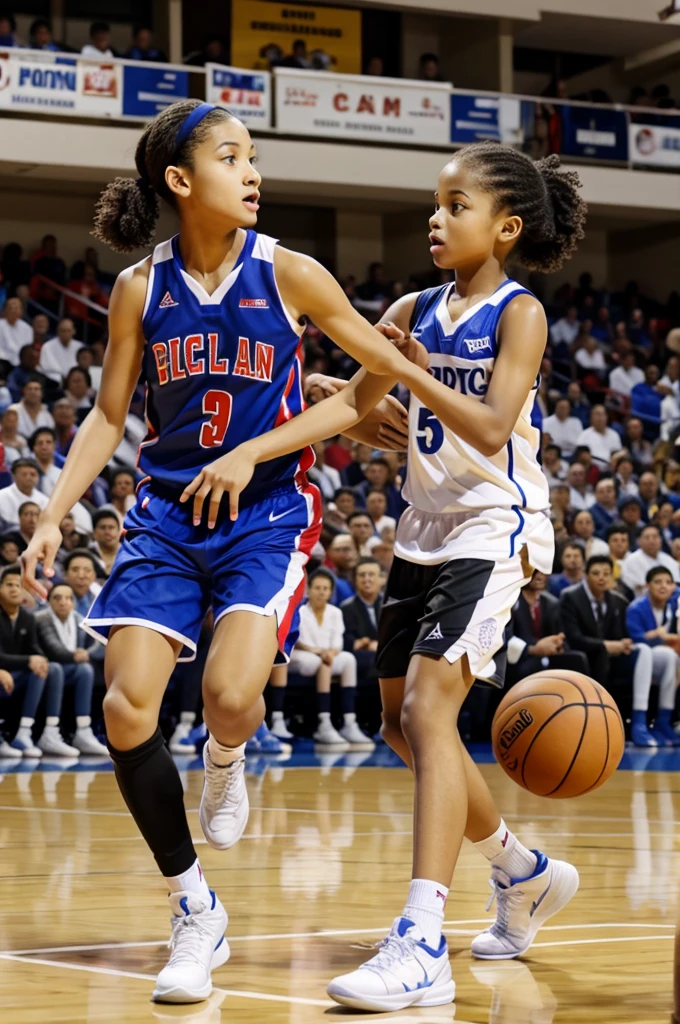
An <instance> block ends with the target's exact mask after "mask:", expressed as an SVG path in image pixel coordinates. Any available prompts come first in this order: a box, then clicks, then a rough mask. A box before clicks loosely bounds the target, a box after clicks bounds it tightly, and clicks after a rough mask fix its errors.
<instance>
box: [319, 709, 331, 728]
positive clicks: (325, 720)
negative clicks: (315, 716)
mask: <svg viewBox="0 0 680 1024" xmlns="http://www.w3.org/2000/svg"><path fill="white" fill-rule="evenodd" d="M330 722H331V713H330V711H320V712H319V725H326V724H328V725H330Z"/></svg>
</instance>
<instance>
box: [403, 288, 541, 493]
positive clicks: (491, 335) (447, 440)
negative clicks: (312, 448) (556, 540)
mask: <svg viewBox="0 0 680 1024" xmlns="http://www.w3.org/2000/svg"><path fill="white" fill-rule="evenodd" d="M453 288H454V285H444V286H443V287H440V288H432V289H428V290H427V291H424V292H421V294H420V295H419V296H418V299H417V301H416V306H415V310H414V318H413V327H412V333H413V336H414V337H416V338H418V340H419V341H420V342H421V343H422V344H423V345H424V346H425V348H426V349H427V350H428V352H429V353H430V368H431V370H432V373H433V375H434V376H435V377H436V378H437V380H439V381H441V382H442V383H443V384H445V385H446V386H447V387H450V388H453V389H454V390H455V391H458V392H460V393H461V394H463V395H467V396H468V397H469V398H472V399H475V400H476V401H480V402H481V401H482V399H483V398H484V395H485V394H486V392H487V389H488V386H489V381H490V379H491V374H492V373H493V369H494V363H495V360H496V355H497V353H498V339H497V332H498V324H499V322H500V318H501V316H502V314H503V311H504V309H505V307H506V306H507V305H508V303H509V302H510V301H511V300H512V299H513V298H515V296H516V295H520V294H522V293H526V294H531V293H530V292H527V289H526V288H523V287H522V286H521V285H520V284H518V283H517V282H516V281H510V280H508V281H505V282H504V283H503V284H501V285H500V287H499V288H497V289H496V291H495V292H493V294H492V295H490V296H489V297H488V298H486V299H483V300H482V301H481V302H478V303H477V304H476V305H474V306H472V307H471V308H470V309H468V310H467V311H466V312H465V313H464V314H463V315H462V317H461V318H460V319H459V320H457V321H456V322H455V323H454V322H453V321H452V320H451V317H450V315H449V311H448V298H449V295H450V293H451V290H452V289H453ZM537 386H538V381H536V384H535V385H534V387H533V388H532V390H531V391H530V392H529V394H528V395H527V396H526V401H525V402H524V405H523V407H522V411H521V413H520V416H519V419H518V420H517V423H516V425H515V428H514V430H513V432H512V434H511V435H510V439H509V441H508V442H507V444H506V445H505V446H504V447H503V448H502V449H501V451H499V452H498V453H497V454H496V455H492V456H487V455H482V453H481V452H479V451H478V450H477V449H476V448H475V447H474V446H473V445H471V444H468V443H467V442H465V441H463V440H462V439H461V438H460V437H458V436H457V435H456V434H455V433H454V432H453V431H452V430H450V429H449V428H448V427H445V426H444V425H443V424H442V423H441V422H440V421H439V420H438V419H437V418H436V416H435V415H434V414H433V413H432V412H431V411H430V410H429V409H427V408H426V407H425V406H424V405H423V404H422V402H420V401H419V400H418V399H417V398H416V397H415V395H411V404H410V408H409V449H408V472H407V476H406V484H405V486H404V497H405V498H406V500H407V501H408V502H409V503H410V504H411V505H413V506H414V507H415V508H417V509H419V510H421V511H423V512H427V513H453V512H468V513H472V512H475V511H476V510H483V509H489V508H503V509H512V510H514V511H520V510H526V511H527V512H542V511H544V510H546V509H547V508H548V507H549V505H550V499H549V492H548V484H547V482H546V479H545V476H544V475H543V472H542V470H541V467H540V465H539V462H538V450H539V444H540V433H539V431H538V430H537V429H536V428H535V427H533V426H532V424H531V411H532V408H533V405H534V399H535V396H536V388H537Z"/></svg>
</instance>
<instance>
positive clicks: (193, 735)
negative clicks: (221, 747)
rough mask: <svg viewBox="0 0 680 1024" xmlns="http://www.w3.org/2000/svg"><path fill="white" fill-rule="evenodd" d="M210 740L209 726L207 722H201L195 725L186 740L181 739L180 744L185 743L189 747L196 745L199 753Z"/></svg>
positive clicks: (195, 747)
mask: <svg viewBox="0 0 680 1024" xmlns="http://www.w3.org/2000/svg"><path fill="white" fill-rule="evenodd" d="M207 742H208V726H207V725H206V724H205V722H201V723H200V725H195V726H194V727H193V729H192V730H191V732H190V733H189V735H188V736H187V738H186V740H180V746H183V745H184V744H185V743H186V745H187V746H189V747H194V749H195V750H196V753H197V754H200V752H201V751H202V750H203V747H204V746H205V745H206V743H207Z"/></svg>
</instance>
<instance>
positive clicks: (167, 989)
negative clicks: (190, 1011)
mask: <svg viewBox="0 0 680 1024" xmlns="http://www.w3.org/2000/svg"><path fill="white" fill-rule="evenodd" d="M210 896H211V901H210V902H209V903H208V902H206V901H205V900H204V899H203V897H202V896H199V895H198V894H197V893H195V892H171V893H170V906H171V908H172V915H173V916H172V922H171V923H172V936H171V938H170V948H171V950H172V953H171V954H170V959H169V960H168V962H167V964H166V965H165V967H164V968H163V970H162V971H161V973H160V974H159V975H158V978H157V979H156V988H155V989H154V993H153V999H154V1000H155V1001H156V1002H157V1003H198V1002H200V1001H201V1000H202V999H207V998H208V996H209V995H210V993H211V992H212V979H211V977H210V972H211V971H214V970H215V968H217V967H220V966H221V965H222V964H224V963H226V962H227V960H228V959H229V943H228V942H227V940H226V939H225V937H224V933H225V931H226V928H227V921H228V918H227V912H226V910H225V909H224V907H223V906H222V904H221V903H220V901H219V900H218V898H217V896H216V895H215V893H214V892H213V891H212V890H211V891H210Z"/></svg>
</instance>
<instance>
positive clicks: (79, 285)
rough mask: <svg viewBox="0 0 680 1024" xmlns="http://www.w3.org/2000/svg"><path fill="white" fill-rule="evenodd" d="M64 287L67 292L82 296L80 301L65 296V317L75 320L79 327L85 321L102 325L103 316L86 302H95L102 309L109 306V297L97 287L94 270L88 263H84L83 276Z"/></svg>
mask: <svg viewBox="0 0 680 1024" xmlns="http://www.w3.org/2000/svg"><path fill="white" fill-rule="evenodd" d="M66 287H67V288H68V290H69V291H71V292H76V293H77V294H78V295H81V296H82V301H81V299H76V298H74V297H73V296H72V295H67V296H65V298H64V312H65V314H66V316H68V317H71V318H72V319H73V320H77V321H78V323H79V324H80V326H81V327H82V325H83V323H84V322H85V321H88V322H92V321H94V323H95V324H100V325H103V324H104V319H103V318H104V317H105V314H102V313H101V312H100V311H99V310H96V309H93V308H92V307H91V306H89V305H88V302H96V304H97V305H98V306H103V307H104V309H106V308H107V307H108V305H109V296H108V294H107V293H106V292H105V291H104V290H103V289H102V288H101V286H100V285H99V283H98V281H97V271H96V270H95V268H94V267H93V266H92V265H91V264H90V263H86V264H85V266H84V267H83V276H82V277H80V278H72V279H71V280H70V281H69V282H68V284H67V285H66Z"/></svg>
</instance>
